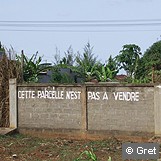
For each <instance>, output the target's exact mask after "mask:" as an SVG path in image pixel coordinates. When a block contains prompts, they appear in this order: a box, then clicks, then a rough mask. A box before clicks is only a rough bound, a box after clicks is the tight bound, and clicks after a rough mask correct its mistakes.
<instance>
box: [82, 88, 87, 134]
mask: <svg viewBox="0 0 161 161" xmlns="http://www.w3.org/2000/svg"><path fill="white" fill-rule="evenodd" d="M81 103H82V115H81V116H82V128H81V131H82V133H84V134H85V133H86V131H87V129H88V123H87V122H88V120H87V87H86V86H85V85H82V93H81Z"/></svg>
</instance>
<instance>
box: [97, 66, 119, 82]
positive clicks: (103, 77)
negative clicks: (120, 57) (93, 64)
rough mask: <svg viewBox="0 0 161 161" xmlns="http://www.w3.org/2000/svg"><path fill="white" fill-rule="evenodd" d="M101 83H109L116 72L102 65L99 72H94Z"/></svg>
mask: <svg viewBox="0 0 161 161" xmlns="http://www.w3.org/2000/svg"><path fill="white" fill-rule="evenodd" d="M96 72H97V75H98V78H99V80H100V81H101V82H107V81H111V80H112V79H113V78H114V75H115V73H116V71H115V70H114V71H112V70H111V69H110V68H109V67H107V66H104V65H102V68H101V70H100V71H96Z"/></svg>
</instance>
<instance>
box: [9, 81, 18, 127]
mask: <svg viewBox="0 0 161 161" xmlns="http://www.w3.org/2000/svg"><path fill="white" fill-rule="evenodd" d="M9 113H10V116H9V120H10V128H17V80H16V79H10V80H9Z"/></svg>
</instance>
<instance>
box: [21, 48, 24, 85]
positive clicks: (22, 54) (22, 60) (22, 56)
mask: <svg viewBox="0 0 161 161" xmlns="http://www.w3.org/2000/svg"><path fill="white" fill-rule="evenodd" d="M23 68H24V52H23V50H22V51H21V82H22V83H23V81H24V77H23Z"/></svg>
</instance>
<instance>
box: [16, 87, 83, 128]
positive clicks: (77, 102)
mask: <svg viewBox="0 0 161 161" xmlns="http://www.w3.org/2000/svg"><path fill="white" fill-rule="evenodd" d="M45 90H46V91H54V92H55V93H53V98H51V97H48V98H45V97H43V96H42V95H41V94H40V92H42V91H45ZM18 91H19V93H18V95H19V98H18V126H19V128H49V129H52V128H53V129H81V99H80V98H78V99H75V97H77V96H78V97H79V93H77V95H75V93H74V92H75V91H81V88H80V87H54V89H53V87H45V86H44V87H42V86H41V87H39V86H35V87H30V86H27V87H22V86H21V87H18ZM25 91H33V93H34V96H33V97H34V98H32V96H31V98H29V95H28V97H27V98H26V96H25V95H26V94H24V92H25ZM38 91H40V92H39V93H38ZM68 91H70V92H71V91H72V92H73V93H70V94H69V93H68V96H67V95H66V92H68ZM30 93H31V92H30ZM28 94H29V92H28ZM54 94H55V95H54Z"/></svg>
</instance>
